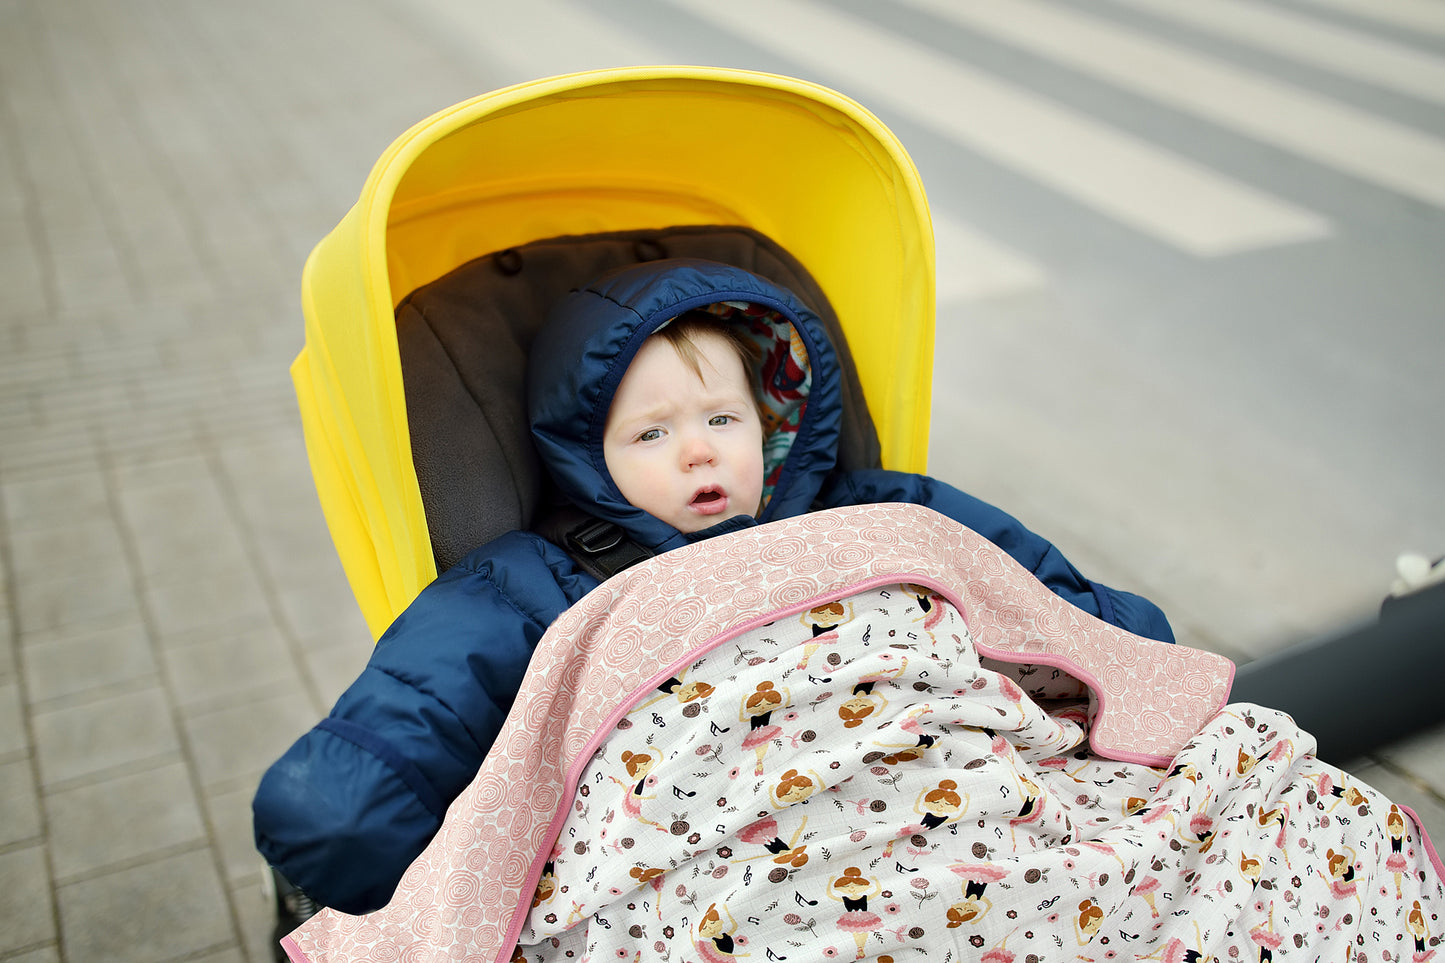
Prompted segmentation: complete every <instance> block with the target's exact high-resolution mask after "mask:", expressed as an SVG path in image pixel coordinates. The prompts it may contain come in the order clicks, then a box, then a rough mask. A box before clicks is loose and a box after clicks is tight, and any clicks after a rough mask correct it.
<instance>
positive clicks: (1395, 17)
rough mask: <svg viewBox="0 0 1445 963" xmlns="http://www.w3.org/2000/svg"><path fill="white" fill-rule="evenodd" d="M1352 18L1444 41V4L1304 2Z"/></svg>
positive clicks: (1428, 0) (1432, 0)
mask: <svg viewBox="0 0 1445 963" xmlns="http://www.w3.org/2000/svg"><path fill="white" fill-rule="evenodd" d="M1305 2H1308V3H1313V4H1315V5H1316V6H1321V7H1333V8H1334V9H1336V10H1343V11H1344V12H1345V13H1348V14H1352V15H1353V16H1356V17H1364V18H1368V19H1371V20H1374V21H1375V22H1376V23H1383V24H1388V25H1390V26H1392V27H1404V28H1405V29H1406V30H1420V31H1424V32H1426V33H1433V34H1437V35H1439V36H1442V37H1445V4H1442V3H1440V0H1305Z"/></svg>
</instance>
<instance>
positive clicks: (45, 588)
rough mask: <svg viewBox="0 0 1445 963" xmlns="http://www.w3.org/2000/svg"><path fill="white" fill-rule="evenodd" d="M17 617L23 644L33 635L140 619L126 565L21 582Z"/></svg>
mask: <svg viewBox="0 0 1445 963" xmlns="http://www.w3.org/2000/svg"><path fill="white" fill-rule="evenodd" d="M15 614H16V616H17V619H18V621H19V624H20V633H21V643H22V644H24V642H25V639H26V637H27V636H29V635H31V634H36V633H42V632H54V631H57V630H61V629H76V630H78V629H80V628H83V627H85V626H88V625H95V624H97V623H105V624H114V623H115V622H116V621H117V620H124V619H131V620H135V621H139V620H140V618H141V612H140V607H139V605H138V604H137V600H136V597H135V582H134V581H133V579H132V578H131V574H130V570H129V568H128V566H125V565H96V566H91V567H87V568H85V569H84V570H83V572H82V573H75V574H65V575H61V576H58V577H55V578H50V579H44V580H39V579H36V580H25V581H23V582H20V583H19V584H18V585H17V586H16V593H15Z"/></svg>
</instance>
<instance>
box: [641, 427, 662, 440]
mask: <svg viewBox="0 0 1445 963" xmlns="http://www.w3.org/2000/svg"><path fill="white" fill-rule="evenodd" d="M661 437H662V429H661V428H649V429H647V430H646V431H644V432H642V434H640V435H638V436H637V440H638V441H656V440H657V439H659V438H661Z"/></svg>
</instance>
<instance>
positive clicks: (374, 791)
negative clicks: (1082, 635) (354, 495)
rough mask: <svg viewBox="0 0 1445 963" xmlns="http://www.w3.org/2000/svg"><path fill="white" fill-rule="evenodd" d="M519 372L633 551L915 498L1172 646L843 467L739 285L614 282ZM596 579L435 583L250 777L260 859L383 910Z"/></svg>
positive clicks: (829, 371)
mask: <svg viewBox="0 0 1445 963" xmlns="http://www.w3.org/2000/svg"><path fill="white" fill-rule="evenodd" d="M527 375H528V377H527V381H528V412H529V420H530V424H531V430H532V438H533V441H534V444H535V447H536V449H537V452H538V455H539V456H540V458H541V461H542V463H543V464H544V465H545V467H546V468H547V471H548V474H549V475H550V477H551V479H552V481H553V482H554V484H555V486H556V488H557V490H558V491H559V492H560V493H561V495H562V496H563V497H565V498H566V499H567V500H568V501H569V502H570V503H571V504H572V505H574V506H576V507H577V508H579V509H582V510H584V511H585V512H587V513H588V514H589V515H591V516H593V517H595V518H597V519H600V520H601V521H604V522H608V523H611V524H613V525H616V526H617V527H618V528H620V529H621V530H622V531H623V532H624V533H625V534H626V536H627V537H628V538H629V539H630V540H631V541H632V542H633V543H634V544H635V545H637V546H640V547H641V549H642V550H644V551H645V552H647V553H651V554H660V553H662V552H666V551H670V550H672V549H674V548H678V547H681V546H683V545H687V544H689V543H691V542H694V541H697V540H698V539H702V538H712V537H716V536H719V535H724V534H727V533H729V532H735V531H739V530H741V529H744V528H747V527H750V526H753V525H758V524H763V523H766V522H769V521H773V520H775V519H782V518H788V517H792V516H795V515H799V514H802V513H805V512H809V511H814V510H818V509H826V508H834V507H839V506H844V505H859V504H871V503H880V502H912V503H915V504H920V505H924V506H927V507H929V508H931V509H933V510H935V511H937V512H940V513H941V514H943V515H946V516H948V517H950V518H952V519H954V520H955V521H958V522H961V523H962V524H964V525H966V526H968V527H969V528H971V529H973V530H974V531H975V532H977V533H979V534H980V535H982V536H983V537H985V538H988V539H989V540H990V541H992V542H994V544H996V545H998V546H999V547H1000V548H1001V549H1003V550H1004V551H1006V552H1008V553H1009V554H1010V555H1011V556H1013V557H1014V558H1015V559H1016V560H1017V561H1018V562H1020V563H1021V564H1022V565H1023V566H1024V567H1025V568H1026V569H1028V570H1029V571H1030V572H1032V573H1034V575H1035V576H1036V577H1037V578H1038V579H1039V580H1040V581H1041V582H1042V583H1043V584H1044V585H1046V586H1048V587H1049V588H1050V589H1051V590H1052V591H1054V592H1055V593H1056V594H1058V595H1059V596H1060V597H1062V598H1064V599H1066V600H1068V601H1069V602H1071V603H1073V604H1075V605H1077V606H1079V607H1080V608H1083V609H1085V610H1086V611H1088V612H1089V613H1090V614H1092V615H1095V616H1097V617H1099V618H1102V619H1104V620H1105V621H1108V622H1112V623H1114V624H1116V625H1119V626H1121V627H1123V628H1125V629H1127V630H1129V631H1132V632H1135V633H1138V634H1140V635H1145V636H1149V637H1152V638H1158V639H1163V640H1166V641H1172V636H1171V634H1170V630H1169V626H1168V623H1167V622H1166V621H1165V619H1164V617H1163V614H1162V613H1161V612H1160V611H1159V610H1158V608H1157V607H1155V606H1154V605H1152V604H1151V603H1150V602H1148V601H1147V600H1145V599H1142V598H1140V597H1139V596H1137V595H1132V594H1130V593H1128V592H1120V591H1117V590H1115V589H1111V588H1108V587H1107V586H1103V585H1100V584H1098V583H1096V582H1091V581H1089V580H1088V579H1086V578H1084V577H1083V576H1082V575H1081V574H1080V573H1079V572H1078V571H1077V570H1076V569H1075V568H1074V567H1073V566H1072V565H1070V564H1069V563H1068V561H1067V560H1066V559H1065V558H1064V557H1063V555H1062V554H1060V553H1059V551H1058V550H1057V549H1056V548H1054V546H1053V545H1051V544H1050V543H1049V542H1047V541H1046V540H1044V539H1042V538H1040V537H1039V536H1037V535H1035V534H1034V533H1032V532H1030V531H1029V530H1028V529H1027V528H1025V527H1024V526H1023V525H1022V524H1020V523H1019V522H1018V521H1017V520H1016V519H1014V518H1012V517H1011V516H1009V515H1007V514H1006V513H1004V512H1002V511H1000V510H999V509H997V508H994V507H993V506H991V505H988V504H986V503H984V502H981V501H979V500H978V499H976V498H973V497H972V496H970V495H967V494H965V493H964V492H961V491H959V490H958V489H957V488H954V487H953V486H951V485H947V484H945V483H943V482H940V481H937V480H935V479H932V478H928V477H926V476H923V475H914V474H907V473H902V472H894V471H887V470H884V469H880V468H870V469H864V470H852V471H849V470H843V469H840V468H839V467H838V452H839V446H840V443H841V438H842V434H843V421H844V418H843V407H844V403H843V388H842V382H843V376H842V368H841V366H840V363H839V360H838V358H837V355H836V354H835V352H834V349H833V346H832V344H831V343H830V342H829V340H828V335H827V332H826V330H825V329H824V327H823V324H822V322H821V321H820V320H819V319H818V318H817V316H816V315H814V314H813V312H812V311H811V310H810V309H809V308H807V307H806V306H805V305H803V304H802V303H801V302H800V301H799V300H798V299H797V298H796V297H795V296H794V295H793V294H792V293H791V292H789V291H787V290H786V289H784V288H781V287H779V286H778V285H775V284H773V283H772V282H770V281H767V280H765V279H763V278H761V277H759V276H757V275H754V274H752V273H750V272H748V271H745V270H742V269H740V268H736V267H732V266H729V265H724V264H717V263H713V262H708V261H697V260H661V261H652V262H648V263H645V264H639V265H635V266H631V267H628V268H624V269H621V270H618V271H614V272H611V273H609V274H606V275H604V276H603V277H601V278H598V279H597V280H596V281H594V282H593V283H591V284H589V285H587V286H585V287H583V288H581V289H579V290H577V291H574V292H572V293H571V294H570V295H568V297H567V298H565V299H564V300H563V301H562V302H561V303H560V304H559V305H557V307H556V308H555V309H554V311H553V312H552V314H551V316H550V317H549V319H548V322H547V324H546V325H545V327H544V329H543V330H542V331H541V332H540V333H539V334H538V336H537V338H536V340H535V342H534V346H533V348H532V351H531V355H530V359H529V367H528V373H527ZM919 537H927V533H926V532H922V533H919ZM597 584H598V580H597V578H596V577H594V576H592V575H590V574H588V572H587V570H586V569H584V568H583V567H582V566H581V565H580V564H579V563H578V561H577V560H575V559H574V558H573V557H572V556H571V555H569V553H568V552H567V551H566V550H565V549H563V548H562V547H560V546H559V545H557V544H555V543H553V542H551V541H548V540H547V539H545V538H543V537H541V536H540V535H538V534H536V533H534V532H520V531H519V532H509V533H507V534H506V535H503V536H501V537H499V538H496V539H493V540H492V541H490V542H488V543H487V544H485V545H482V546H479V547H478V548H477V549H475V550H474V551H473V552H471V553H470V554H469V555H467V556H466V557H465V558H463V559H462V560H461V561H460V562H458V563H457V564H456V565H454V566H452V567H451V568H450V569H448V570H447V571H445V572H443V573H442V574H441V575H440V576H439V577H438V578H437V579H436V581H434V582H433V583H432V584H431V585H429V586H427V587H426V589H424V590H423V591H422V592H421V594H420V595H419V596H418V597H417V598H416V600H415V601H414V602H413V603H412V604H411V605H410V606H409V607H408V608H407V609H406V611H404V612H403V613H402V614H401V615H400V616H398V617H397V619H396V621H395V622H394V623H393V624H392V626H391V627H390V628H389V629H388V630H387V631H386V633H385V634H384V635H383V636H382V637H381V639H380V640H379V641H378V642H377V645H376V648H375V650H374V652H373V653H372V656H371V659H370V661H369V662H368V664H367V667H366V669H365V670H363V672H362V674H361V676H360V677H359V678H358V679H357V680H356V682H354V683H353V684H352V685H351V687H350V688H348V689H347V691H346V692H345V693H344V694H343V695H342V696H341V698H340V699H339V700H338V701H337V703H336V706H335V707H334V708H333V709H332V711H331V714H330V715H329V716H328V717H327V718H326V719H323V720H322V721H321V722H320V723H318V724H317V725H316V727H315V728H313V729H312V730H311V731H310V732H308V733H306V734H305V735H304V736H302V737H301V739H299V740H298V741H297V742H296V744H295V745H293V746H292V747H291V748H290V749H289V750H288V751H287V752H286V754H285V755H284V756H282V758H281V759H280V760H278V761H277V762H276V763H275V764H274V765H273V766H272V767H271V769H270V770H269V771H268V772H267V773H266V775H265V776H264V777H263V779H262V782H261V785H260V788H259V789H258V791H257V794H256V799H255V802H254V812H255V827H256V840H257V846H258V848H259V849H260V851H261V852H262V854H263V855H264V856H265V857H266V858H267V859H268V860H269V861H270V862H271V863H272V865H273V866H276V867H277V868H278V869H279V870H280V872H282V873H283V874H284V875H285V876H286V877H287V878H289V879H290V880H291V881H293V882H294V883H296V884H298V885H299V886H301V888H302V889H304V890H305V891H306V892H307V893H308V894H310V895H311V896H312V897H314V898H315V899H317V900H319V901H320V902H322V903H323V904H325V905H328V906H333V907H336V908H337V909H340V910H343V911H345V912H349V913H361V912H367V911H370V910H374V909H377V908H379V907H381V906H383V905H385V903H386V902H387V900H388V899H389V898H390V897H391V894H392V892H393V891H394V889H395V887H396V884H397V882H398V881H399V880H400V878H401V875H402V873H403V872H405V870H406V868H407V867H408V866H409V865H410V864H411V862H412V860H413V859H415V858H416V856H417V855H418V854H420V852H421V851H422V849H423V848H424V847H425V846H426V844H427V842H428V841H429V840H430V839H431V838H432V836H433V835H434V834H435V833H436V831H437V829H438V828H439V827H440V825H441V822H442V818H443V816H444V815H445V813H446V809H447V806H448V805H449V804H450V802H451V801H452V800H453V799H454V798H456V796H457V795H458V794H459V793H460V792H461V790H462V789H463V788H464V787H465V786H466V785H467V783H468V782H470V781H471V779H472V777H473V776H474V775H475V774H476V771H477V769H478V768H479V767H480V765H481V762H482V759H483V758H484V756H485V755H486V753H487V750H488V749H489V748H490V746H491V743H492V741H493V740H494V739H495V738H496V736H497V733H498V731H499V730H500V729H501V725H502V721H503V719H504V718H505V716H506V713H507V710H508V709H509V708H510V706H511V702H512V699H513V697H514V695H515V693H516V690H517V687H518V686H519V684H520V682H521V679H522V677H523V675H524V673H525V672H526V668H527V663H528V660H529V658H530V656H531V653H532V650H533V648H534V647H535V646H536V644H537V641H538V640H539V639H540V638H541V636H542V634H543V633H544V632H545V631H546V629H547V627H548V625H550V624H551V623H552V621H553V620H554V619H556V617H557V616H558V615H560V614H561V613H562V612H563V611H565V610H566V609H567V608H568V607H570V606H571V605H573V604H574V603H576V602H577V601H579V600H580V599H581V598H582V597H583V596H584V595H586V594H587V593H588V592H590V591H591V590H592V589H593V588H595V587H596V586H597Z"/></svg>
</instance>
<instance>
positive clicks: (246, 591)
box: [145, 570, 271, 644]
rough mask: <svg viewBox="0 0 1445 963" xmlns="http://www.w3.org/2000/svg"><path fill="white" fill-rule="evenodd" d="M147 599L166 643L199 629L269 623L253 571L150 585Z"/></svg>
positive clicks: (229, 629)
mask: <svg viewBox="0 0 1445 963" xmlns="http://www.w3.org/2000/svg"><path fill="white" fill-rule="evenodd" d="M145 599H146V602H147V603H148V605H149V606H150V611H151V615H152V617H153V618H154V619H155V626H156V631H157V632H158V633H159V634H160V637H161V641H162V644H165V643H166V641H167V640H168V639H173V638H176V637H181V636H186V637H190V636H194V635H195V634H196V633H198V632H228V633H229V632H232V631H234V630H236V629H238V628H242V627H245V626H254V625H264V624H269V620H270V617H271V610H270V606H269V604H268V603H267V601H266V596H265V592H264V591H263V590H262V588H261V586H260V584H259V583H258V582H257V580H256V577H255V575H253V574H252V573H251V572H250V571H249V570H241V571H237V572H230V573H227V574H225V575H212V576H208V577H204V578H199V579H196V578H190V579H184V580H175V581H168V582H166V583H164V584H162V585H156V586H147V587H146V589H145Z"/></svg>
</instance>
